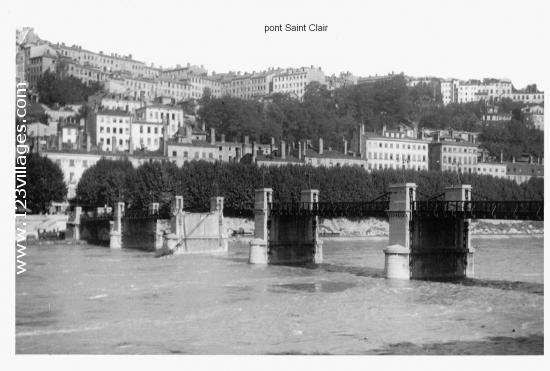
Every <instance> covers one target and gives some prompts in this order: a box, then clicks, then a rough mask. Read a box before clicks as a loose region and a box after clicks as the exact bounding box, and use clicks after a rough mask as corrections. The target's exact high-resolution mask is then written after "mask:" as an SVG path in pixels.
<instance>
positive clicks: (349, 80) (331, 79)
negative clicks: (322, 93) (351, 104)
mask: <svg viewBox="0 0 550 371" xmlns="http://www.w3.org/2000/svg"><path fill="white" fill-rule="evenodd" d="M357 79H358V77H357V76H355V75H353V74H352V73H351V72H345V73H344V72H341V73H340V75H339V76H336V75H332V76H326V77H325V85H326V86H327V89H328V90H335V89H340V88H344V87H348V86H352V85H356V84H357Z"/></svg>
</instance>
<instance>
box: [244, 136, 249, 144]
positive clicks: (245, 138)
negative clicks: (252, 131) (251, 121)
mask: <svg viewBox="0 0 550 371" xmlns="http://www.w3.org/2000/svg"><path fill="white" fill-rule="evenodd" d="M244 144H246V145H248V135H245V136H244Z"/></svg>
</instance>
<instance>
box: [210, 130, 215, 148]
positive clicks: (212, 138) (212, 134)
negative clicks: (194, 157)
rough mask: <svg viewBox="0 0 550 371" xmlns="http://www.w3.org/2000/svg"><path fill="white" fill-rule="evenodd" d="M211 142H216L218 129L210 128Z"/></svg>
mask: <svg viewBox="0 0 550 371" xmlns="http://www.w3.org/2000/svg"><path fill="white" fill-rule="evenodd" d="M210 144H216V129H214V128H210Z"/></svg>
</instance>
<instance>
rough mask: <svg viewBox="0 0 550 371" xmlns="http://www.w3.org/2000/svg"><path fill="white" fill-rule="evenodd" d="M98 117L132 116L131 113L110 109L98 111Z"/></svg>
mask: <svg viewBox="0 0 550 371" xmlns="http://www.w3.org/2000/svg"><path fill="white" fill-rule="evenodd" d="M96 115H98V116H99V115H103V116H126V117H129V116H131V114H130V113H129V112H126V111H123V110H119V109H116V110H110V109H107V110H101V111H98V112H97V113H96Z"/></svg>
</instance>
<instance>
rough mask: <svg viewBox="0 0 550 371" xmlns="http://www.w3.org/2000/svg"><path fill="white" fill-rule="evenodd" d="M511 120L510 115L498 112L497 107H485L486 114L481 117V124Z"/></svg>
mask: <svg viewBox="0 0 550 371" xmlns="http://www.w3.org/2000/svg"><path fill="white" fill-rule="evenodd" d="M511 119H512V114H511V113H509V112H508V113H506V112H500V110H499V108H498V106H489V107H487V111H486V113H484V114H483V115H482V116H481V120H482V121H483V122H502V121H510V120H511Z"/></svg>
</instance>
